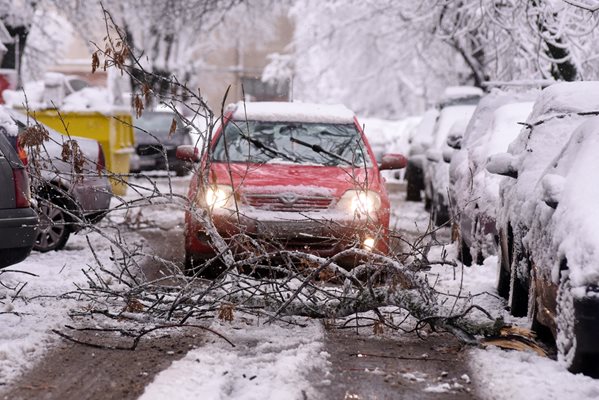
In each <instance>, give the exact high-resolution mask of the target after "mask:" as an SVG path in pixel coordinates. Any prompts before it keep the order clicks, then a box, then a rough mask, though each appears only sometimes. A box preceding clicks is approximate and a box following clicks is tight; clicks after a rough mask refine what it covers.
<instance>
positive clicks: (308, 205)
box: [245, 193, 333, 211]
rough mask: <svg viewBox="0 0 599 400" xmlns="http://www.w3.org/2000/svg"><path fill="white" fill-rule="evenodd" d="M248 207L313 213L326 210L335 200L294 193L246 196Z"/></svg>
mask: <svg viewBox="0 0 599 400" xmlns="http://www.w3.org/2000/svg"><path fill="white" fill-rule="evenodd" d="M245 201H246V203H247V204H248V205H250V206H252V207H255V208H260V209H266V210H272V211H313V210H325V209H327V208H329V207H330V206H331V204H332V203H333V199H332V198H330V197H324V196H298V195H295V194H293V193H282V194H246V195H245Z"/></svg>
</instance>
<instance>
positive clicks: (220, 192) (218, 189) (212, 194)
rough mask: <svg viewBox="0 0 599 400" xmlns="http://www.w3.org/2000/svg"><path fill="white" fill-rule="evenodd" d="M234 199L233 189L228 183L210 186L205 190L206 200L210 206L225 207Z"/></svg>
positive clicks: (214, 207)
mask: <svg viewBox="0 0 599 400" xmlns="http://www.w3.org/2000/svg"><path fill="white" fill-rule="evenodd" d="M232 200H233V189H232V188H231V187H230V186H226V185H216V186H208V187H207V188H206V191H205V192H204V202H205V204H206V206H207V207H209V208H213V209H216V208H225V207H227V206H229V205H230V203H231V202H232Z"/></svg>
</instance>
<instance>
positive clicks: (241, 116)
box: [233, 101, 354, 124]
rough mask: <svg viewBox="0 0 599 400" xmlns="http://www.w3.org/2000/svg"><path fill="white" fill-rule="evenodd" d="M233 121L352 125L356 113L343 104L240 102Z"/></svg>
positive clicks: (236, 107)
mask: <svg viewBox="0 0 599 400" xmlns="http://www.w3.org/2000/svg"><path fill="white" fill-rule="evenodd" d="M234 107H235V110H234V111H233V119H235V120H246V119H247V120H249V121H272V122H276V121H281V122H322V123H329V124H352V123H353V122H354V113H353V112H352V111H351V110H350V109H348V108H347V107H345V106H343V105H341V104H315V103H299V102H294V103H289V102H266V101H265V102H246V103H244V102H238V103H237V104H235V106H234Z"/></svg>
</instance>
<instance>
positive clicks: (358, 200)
mask: <svg viewBox="0 0 599 400" xmlns="http://www.w3.org/2000/svg"><path fill="white" fill-rule="evenodd" d="M339 203H340V206H341V207H342V208H345V209H346V210H347V211H349V212H350V213H351V214H361V215H367V214H372V213H374V212H376V211H377V210H378V209H379V208H380V207H381V197H380V196H379V195H378V193H376V192H372V191H370V190H348V191H347V192H345V194H343V196H342V197H341V200H340V202H339Z"/></svg>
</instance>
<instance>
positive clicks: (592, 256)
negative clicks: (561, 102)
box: [525, 109, 599, 377]
mask: <svg viewBox="0 0 599 400" xmlns="http://www.w3.org/2000/svg"><path fill="white" fill-rule="evenodd" d="M597 111H598V112H599V109H598V110H597ZM597 154H599V117H593V118H591V119H590V120H588V121H586V122H584V123H583V124H582V125H580V126H579V127H578V128H577V129H576V130H575V131H574V133H573V134H572V137H571V138H570V140H569V142H568V143H567V144H566V146H565V147H564V148H563V149H562V151H561V152H560V154H559V155H558V156H557V157H556V158H555V159H554V160H552V162H551V164H550V165H549V167H548V168H547V169H546V170H545V172H544V173H543V174H542V176H541V178H540V179H539V182H538V183H537V192H538V193H540V195H541V197H540V199H537V202H536V204H535V206H536V207H535V210H534V214H533V218H532V223H531V225H530V230H529V231H528V234H527V235H526V237H525V242H526V247H527V249H528V251H529V253H530V261H531V267H532V271H531V274H530V275H531V276H530V281H531V294H532V295H533V301H531V302H530V303H529V305H530V309H529V316H530V317H531V318H532V319H533V328H535V329H536V330H540V329H539V328H541V327H547V328H549V331H550V332H551V333H552V334H553V337H554V338H555V339H556V343H557V348H558V358H559V360H561V361H562V362H563V363H565V364H566V365H567V366H568V368H569V369H570V370H571V371H572V372H583V373H585V374H589V375H592V376H594V377H599V342H598V341H597V335H598V334H599V228H598V227H599V211H598V209H597V199H599V185H597V184H595V182H597V180H598V179H599V157H597Z"/></svg>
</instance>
